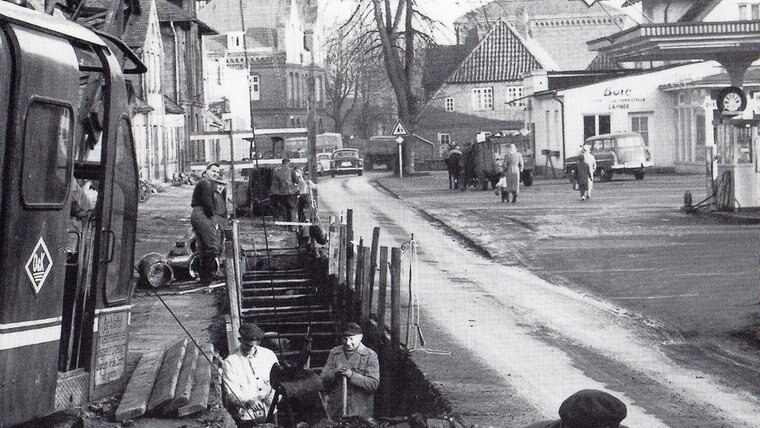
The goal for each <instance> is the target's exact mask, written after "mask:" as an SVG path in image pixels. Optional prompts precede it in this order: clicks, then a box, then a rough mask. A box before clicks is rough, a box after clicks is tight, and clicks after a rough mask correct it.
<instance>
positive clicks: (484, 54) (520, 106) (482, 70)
mask: <svg viewBox="0 0 760 428" xmlns="http://www.w3.org/2000/svg"><path fill="white" fill-rule="evenodd" d="M428 58H430V57H426V64H425V69H426V73H428V74H426V76H428V80H427V82H428V83H431V82H432V81H433V78H432V77H434V76H433V75H432V74H431V73H430V72H428V71H427V69H428V68H429V67H430V66H431V64H430V63H429V62H428V61H427V59H428ZM448 66H450V64H448ZM557 69H559V66H558V65H557V64H556V63H555V62H554V61H553V60H552V59H551V58H550V57H549V55H548V54H547V53H546V51H544V50H543V49H542V48H541V47H540V46H538V45H536V44H535V43H532V42H531V41H530V40H527V39H525V38H523V37H522V36H520V35H519V34H518V32H517V31H516V29H515V28H514V27H513V26H512V25H511V24H510V23H509V22H507V21H506V20H503V19H498V20H497V21H496V22H495V23H494V25H493V26H492V27H491V29H490V31H489V32H488V33H486V34H485V35H484V36H483V38H482V39H481V40H480V42H478V43H477V44H476V45H474V46H473V47H472V48H471V50H470V51H469V52H468V53H467V55H466V56H465V57H464V58H463V59H462V60H461V62H460V63H459V64H458V65H457V66H456V67H451V72H450V74H449V75H448V76H447V77H446V78H445V79H444V80H443V82H442V83H441V84H440V87H438V89H437V90H436V91H435V92H434V93H433V94H431V95H429V96H428V97H427V98H428V100H427V103H426V104H425V106H424V107H423V109H422V110H421V112H420V114H419V116H418V120H417V123H418V125H417V128H418V131H417V133H419V134H420V135H421V136H422V137H424V138H426V139H428V140H431V141H437V142H438V143H440V144H447V143H453V142H456V143H462V142H466V141H470V140H473V139H474V138H475V134H476V133H477V132H497V131H502V130H507V129H519V128H521V127H522V123H523V118H524V112H523V110H524V107H525V103H524V99H523V90H522V77H523V74H525V73H527V72H530V71H533V70H557ZM423 80H424V79H423ZM463 117H470V118H471V119H470V120H469V121H468V120H462V118H463ZM482 119H485V121H483V120H482Z"/></svg>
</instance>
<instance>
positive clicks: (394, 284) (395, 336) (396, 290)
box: [391, 248, 412, 352]
mask: <svg viewBox="0 0 760 428" xmlns="http://www.w3.org/2000/svg"><path fill="white" fill-rule="evenodd" d="M409 304H410V305H411V304H412V302H409ZM400 345H401V248H391V349H393V350H394V352H395V351H396V350H398V349H399V346H400Z"/></svg>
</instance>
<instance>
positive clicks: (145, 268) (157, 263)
mask: <svg viewBox="0 0 760 428" xmlns="http://www.w3.org/2000/svg"><path fill="white" fill-rule="evenodd" d="M137 271H138V273H139V274H140V280H139V282H138V283H139V284H140V285H141V286H142V287H146V288H160V287H163V286H165V285H166V284H168V283H169V281H171V280H172V278H173V277H174V272H172V268H171V266H169V263H168V262H167V261H166V258H165V257H164V256H163V255H161V254H159V253H148V254H146V255H144V256H143V258H142V259H140V263H139V264H138V265H137Z"/></svg>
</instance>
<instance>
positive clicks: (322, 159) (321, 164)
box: [317, 153, 332, 175]
mask: <svg viewBox="0 0 760 428" xmlns="http://www.w3.org/2000/svg"><path fill="white" fill-rule="evenodd" d="M331 160H332V154H330V153H317V175H324V174H327V173H328V172H330V161H331Z"/></svg>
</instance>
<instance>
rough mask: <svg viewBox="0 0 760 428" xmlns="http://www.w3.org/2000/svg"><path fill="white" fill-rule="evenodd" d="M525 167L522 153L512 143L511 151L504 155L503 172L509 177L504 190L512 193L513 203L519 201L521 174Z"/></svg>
mask: <svg viewBox="0 0 760 428" xmlns="http://www.w3.org/2000/svg"><path fill="white" fill-rule="evenodd" d="M524 167H525V164H524V162H523V157H522V154H520V153H519V152H518V151H517V147H515V145H514V144H510V145H509V151H508V152H507V155H506V156H505V157H504V164H503V166H502V172H503V173H504V177H506V179H507V187H506V188H505V189H504V191H505V192H507V195H509V194H511V195H512V203H515V202H517V194H518V193H520V174H521V173H522V170H523V168H524Z"/></svg>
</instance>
